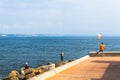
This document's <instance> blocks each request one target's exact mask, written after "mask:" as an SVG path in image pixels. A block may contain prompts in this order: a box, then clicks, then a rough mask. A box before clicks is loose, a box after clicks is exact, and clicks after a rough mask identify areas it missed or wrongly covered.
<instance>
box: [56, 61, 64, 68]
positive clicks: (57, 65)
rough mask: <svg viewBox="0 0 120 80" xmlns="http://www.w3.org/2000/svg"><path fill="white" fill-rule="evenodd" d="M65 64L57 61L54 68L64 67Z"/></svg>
mask: <svg viewBox="0 0 120 80" xmlns="http://www.w3.org/2000/svg"><path fill="white" fill-rule="evenodd" d="M64 64H65V61H58V62H56V63H55V67H59V66H61V65H64Z"/></svg>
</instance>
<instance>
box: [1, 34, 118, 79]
mask: <svg viewBox="0 0 120 80" xmlns="http://www.w3.org/2000/svg"><path fill="white" fill-rule="evenodd" d="M101 42H104V43H105V45H106V49H105V50H106V51H120V37H103V38H102V39H101ZM97 50H98V40H97V38H96V37H95V36H89V37H88V36H80V37H70V36H69V37H67V36H66V37H0V78H3V77H5V76H7V75H8V73H9V72H10V71H11V70H18V71H20V68H21V67H23V66H24V64H25V62H28V63H29V64H30V67H37V66H38V65H41V64H46V63H48V62H56V61H59V60H60V53H61V52H64V60H70V59H78V58H80V57H83V56H85V55H87V54H88V52H90V51H97Z"/></svg>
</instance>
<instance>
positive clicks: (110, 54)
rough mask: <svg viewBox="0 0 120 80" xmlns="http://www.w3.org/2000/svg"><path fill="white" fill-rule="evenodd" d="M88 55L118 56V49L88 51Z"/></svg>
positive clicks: (119, 52)
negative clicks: (98, 51)
mask: <svg viewBox="0 0 120 80" xmlns="http://www.w3.org/2000/svg"><path fill="white" fill-rule="evenodd" d="M88 55H89V56H90V57H103V56H104V57H118V56H119V57H120V51H104V52H103V53H102V52H100V53H98V54H97V52H96V51H93V52H89V53H88Z"/></svg>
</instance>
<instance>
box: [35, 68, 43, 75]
mask: <svg viewBox="0 0 120 80" xmlns="http://www.w3.org/2000/svg"><path fill="white" fill-rule="evenodd" d="M33 72H34V73H35V74H36V75H38V74H40V73H41V72H42V71H41V68H34V69H33Z"/></svg>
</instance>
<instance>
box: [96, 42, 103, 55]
mask: <svg viewBox="0 0 120 80" xmlns="http://www.w3.org/2000/svg"><path fill="white" fill-rule="evenodd" d="M104 50H105V45H104V43H103V42H102V43H101V44H100V49H99V51H98V52H97V54H99V53H100V52H102V53H103V51H104Z"/></svg>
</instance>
